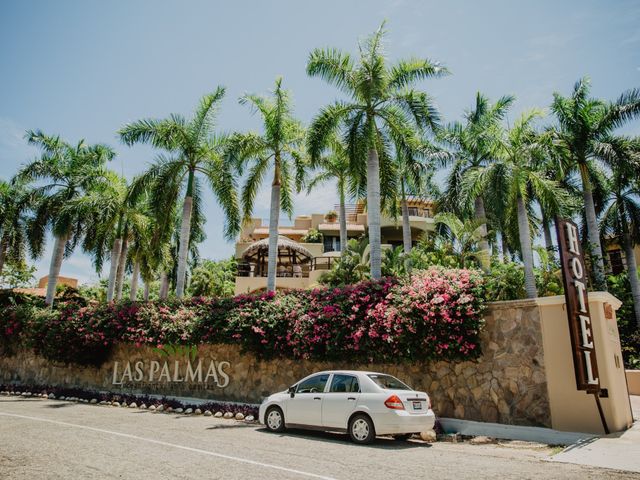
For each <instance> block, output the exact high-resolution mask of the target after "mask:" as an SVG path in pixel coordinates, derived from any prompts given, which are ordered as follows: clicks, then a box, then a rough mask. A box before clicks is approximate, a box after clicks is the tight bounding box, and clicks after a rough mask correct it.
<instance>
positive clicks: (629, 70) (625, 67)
mask: <svg viewBox="0 0 640 480" xmlns="http://www.w3.org/2000/svg"><path fill="white" fill-rule="evenodd" d="M385 19H386V20H387V29H388V37H387V40H388V43H387V52H388V55H389V57H390V59H392V60H393V59H396V58H402V57H408V56H418V57H427V58H430V59H433V60H437V61H440V62H442V63H443V64H445V65H446V66H447V67H448V68H449V69H450V70H451V72H452V75H451V76H449V77H446V78H442V79H438V80H430V81H426V82H424V84H422V85H421V88H423V89H425V90H426V91H428V92H429V93H430V94H432V95H433V96H434V97H435V99H436V101H437V104H438V105H439V107H440V110H441V112H442V114H443V116H444V118H445V119H446V120H447V121H450V120H454V119H456V118H458V117H459V116H460V114H461V113H462V111H463V110H464V109H465V108H468V107H469V106H470V105H471V103H472V100H473V97H474V95H475V92H476V91H478V90H479V91H482V92H483V93H485V94H487V95H489V96H490V97H492V98H497V97H498V96H501V95H503V94H507V93H510V94H514V95H516V97H517V99H518V101H517V103H516V105H515V107H514V108H513V110H512V113H511V115H510V118H511V119H513V118H514V117H515V116H517V114H518V113H519V112H520V111H522V110H524V109H527V108H530V107H534V106H535V107H543V108H544V107H547V106H548V105H549V103H550V99H551V94H552V92H554V91H559V92H563V93H565V94H566V93H568V92H569V91H570V89H571V87H572V85H573V83H574V82H575V81H576V80H577V79H578V78H579V77H581V76H583V75H589V76H590V77H591V79H592V82H593V90H592V91H593V94H594V95H596V96H599V97H602V98H609V99H613V98H615V97H617V96H618V95H619V94H620V93H621V92H622V91H624V90H627V89H629V88H632V87H640V27H639V25H640V1H638V0H615V1H611V0H610V1H590V0H575V1H562V2H558V1H557V0H556V1H546V0H538V1H535V2H531V1H507V0H504V1H498V0H493V1H492V0H485V1H482V2H478V1H472V0H469V1H449V2H443V1H410V0H391V1H373V0H349V1H347V0H322V1H319V0H318V1H315V2H311V1H304V2H303V1H285V0H282V1H246V0H240V1H238V0H236V1H227V2H220V1H195V0H184V1H173V2H170V1H159V0H158V1H156V0H153V1H152V0H129V1H124V0H121V1H117V0H114V1H98V0H87V1H81V0H75V1H71V0H66V1H65V0H60V1H55V2H52V1H48V2H44V1H33V0H22V1H20V0H13V1H11V0H5V1H3V2H2V3H1V5H0V72H1V73H0V85H1V87H2V88H0V177H2V178H10V177H11V176H12V175H13V174H14V173H15V171H16V170H17V168H18V167H19V165H21V164H23V163H24V162H26V161H28V160H29V159H30V158H32V157H33V156H34V155H35V153H36V152H35V151H33V150H32V149H31V148H30V147H28V146H26V145H25V142H24V140H23V139H22V136H23V134H24V131H25V130H26V129H35V128H40V129H42V130H44V131H45V132H48V133H52V134H53V133H55V134H60V135H62V136H63V137H64V138H65V139H67V140H69V141H72V142H75V141H77V140H78V139H80V138H84V139H86V140H87V141H88V142H105V143H109V144H111V145H113V146H114V147H115V148H116V150H117V152H118V157H117V158H116V160H114V161H113V162H112V165H111V166H112V168H114V169H116V170H117V171H119V172H122V173H124V174H125V175H126V176H128V177H131V176H133V175H135V174H136V173H139V172H141V171H142V170H144V168H145V166H146V165H147V164H148V163H149V162H151V161H152V160H153V157H154V152H153V150H152V149H150V148H148V147H144V146H136V147H133V148H128V147H125V146H123V145H121V144H120V143H119V142H118V139H117V137H116V135H115V132H116V130H117V129H118V128H119V127H120V126H122V125H123V124H124V123H126V122H129V121H132V120H136V119H139V118H145V117H164V116H166V115H167V114H169V113H173V112H175V113H181V114H185V115H189V114H190V113H191V112H192V111H193V109H194V107H195V105H196V104H197V102H198V99H199V98H200V97H201V96H202V95H203V94H204V93H206V92H210V91H212V90H213V89H215V87H216V86H217V85H224V86H226V87H227V95H226V98H225V100H224V102H223V105H222V108H221V111H220V115H219V119H218V125H219V128H220V130H221V131H228V132H230V131H236V130H249V129H255V128H258V123H257V119H256V118H254V117H252V116H251V114H250V112H249V110H248V109H247V108H246V107H243V106H240V105H238V103H237V98H238V97H239V96H240V95H242V94H243V93H245V92H255V93H263V92H266V91H267V90H269V89H270V88H271V87H272V85H273V82H274V79H275V78H276V77H277V76H279V75H282V76H283V77H284V85H285V86H286V87H287V88H288V89H290V90H292V93H293V97H294V100H295V107H296V108H295V111H296V113H297V115H298V117H299V118H300V119H302V120H303V121H304V122H309V120H310V119H311V118H312V117H313V115H314V114H315V113H316V112H317V110H318V108H319V107H321V106H322V105H324V104H326V103H328V102H330V101H332V100H334V99H335V98H336V95H337V93H336V90H335V89H334V88H332V87H329V86H327V85H326V84H324V83H323V82H322V81H321V80H319V79H311V78H308V77H307V76H306V74H305V63H306V59H307V56H308V54H309V52H310V51H311V50H312V49H313V48H315V47H323V46H335V47H339V48H341V49H344V50H347V51H352V52H353V51H355V48H356V44H357V40H358V39H360V38H362V37H364V36H366V35H368V34H370V33H371V32H373V31H374V30H375V29H376V28H377V27H378V25H379V24H380V23H381V22H382V20H385ZM549 121H551V120H549ZM625 130H626V132H627V133H630V134H640V122H635V123H634V124H633V125H630V126H628V127H627V128H626V129H625ZM261 198H263V199H264V201H258V202H257V205H258V209H257V211H256V212H255V214H256V216H260V217H263V218H266V217H267V216H268V211H267V208H266V207H264V205H267V203H268V201H267V200H268V192H267V190H266V188H265V189H264V190H263V192H261ZM208 200H209V201H208V202H207V205H206V214H207V225H206V231H207V240H206V241H205V242H204V243H203V244H202V246H201V252H202V255H203V256H204V257H208V258H224V257H228V256H229V255H231V252H232V249H233V246H232V244H231V243H228V242H225V241H224V240H223V239H222V233H221V227H220V225H221V223H222V222H221V212H220V209H219V208H218V207H217V206H216V205H215V203H214V201H213V200H212V199H211V197H209V199H208ZM335 201H336V199H335V192H334V190H333V188H325V189H322V190H320V191H318V192H316V193H313V194H312V195H310V196H308V197H306V196H302V195H301V196H299V198H298V199H297V202H296V213H308V212H310V211H325V210H329V209H330V208H331V207H332V205H333V204H334V203H335ZM48 255H49V250H47V252H45V255H44V257H43V258H42V259H40V260H39V261H37V266H38V274H39V275H44V274H45V273H46V269H47V266H48V261H49V258H48ZM62 274H63V275H68V276H75V277H78V278H80V279H81V280H82V281H95V280H96V279H97V275H96V274H95V272H94V271H93V269H92V268H91V264H90V260H89V259H88V258H87V257H86V256H84V255H82V254H80V252H78V253H76V254H74V256H73V257H71V258H69V259H68V260H66V261H65V263H64V264H63V267H62Z"/></svg>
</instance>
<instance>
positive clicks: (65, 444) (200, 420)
mask: <svg viewBox="0 0 640 480" xmlns="http://www.w3.org/2000/svg"><path fill="white" fill-rule="evenodd" d="M0 439H1V441H0V477H1V478H3V479H4V478H8V479H22V478H65V479H66V478H74V479H76V478H78V479H81V478H91V479H108V478H123V479H128V478H135V479H163V478H171V479H174V478H180V479H190V478H194V479H195V478H198V479H201V478H207V479H223V478H224V479H254V478H255V479H258V478H259V479H289V478H291V479H293V478H296V479H302V478H320V479H330V478H331V479H367V480H371V479H378V478H380V479H387V478H399V479H404V478H414V479H417V478H427V477H428V478H441V479H447V478H455V479H465V478H473V479H478V478H514V479H515V478H517V479H523V478H532V479H533V478H535V479H536V480H538V479H544V478H554V479H555V478H575V479H581V480H584V479H586V478H602V477H603V476H604V475H605V474H606V475H607V477H608V478H614V479H626V478H629V479H630V478H637V477H634V476H633V475H635V474H631V473H624V472H618V471H614V470H602V469H598V468H592V467H583V466H578V465H570V464H560V463H552V462H547V461H544V460H545V459H547V458H548V457H549V455H550V454H551V453H552V452H553V450H552V449H551V448H549V447H546V446H540V447H538V448H532V447H531V446H528V445H523V444H522V443H508V442H507V443H505V444H503V445H500V444H499V445H470V444H469V443H457V444H454V443H436V444H433V445H430V444H426V443H422V442H420V441H410V442H401V441H396V440H392V439H385V438H379V439H377V440H376V442H375V443H374V444H373V445H370V446H357V445H353V444H351V443H350V442H349V441H348V439H347V437H346V435H339V434H331V433H316V432H303V431H287V432H285V433H283V434H277V435H276V434H271V433H268V432H267V431H265V430H264V429H263V428H261V427H259V426H257V425H254V424H247V423H243V422H236V421H233V420H222V419H216V418H212V417H203V416H186V415H172V414H161V413H151V412H149V411H145V410H137V409H129V408H116V407H104V406H94V405H85V404H77V403H70V402H65V401H56V400H43V399H36V398H19V397H2V398H0ZM515 447H518V448H515Z"/></svg>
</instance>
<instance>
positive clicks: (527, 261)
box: [517, 197, 538, 298]
mask: <svg viewBox="0 0 640 480" xmlns="http://www.w3.org/2000/svg"><path fill="white" fill-rule="evenodd" d="M517 202H518V235H519V237H520V250H521V251H522V262H523V263H524V289H525V291H526V292H527V297H528V298H536V297H537V296H538V290H537V289H536V277H535V275H534V274H533V249H532V248H531V231H530V230H529V219H528V217H527V208H526V207H525V205H524V200H523V199H522V198H521V197H518V200H517Z"/></svg>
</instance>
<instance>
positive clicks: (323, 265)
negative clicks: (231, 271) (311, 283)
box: [236, 257, 338, 278]
mask: <svg viewBox="0 0 640 480" xmlns="http://www.w3.org/2000/svg"><path fill="white" fill-rule="evenodd" d="M337 259H338V257H316V258H314V259H313V260H312V261H311V263H308V264H307V263H306V264H297V265H280V266H278V267H277V269H276V277H282V278H287V277H288V278H309V272H311V271H313V270H322V271H326V270H331V268H332V267H333V264H334V263H335V261H336V260H337ZM259 267H260V266H259V265H258V264H255V263H249V262H238V272H237V274H236V276H237V277H266V276H267V266H266V265H263V268H259Z"/></svg>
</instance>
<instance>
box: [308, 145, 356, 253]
mask: <svg viewBox="0 0 640 480" xmlns="http://www.w3.org/2000/svg"><path fill="white" fill-rule="evenodd" d="M311 166H312V167H319V168H320V171H319V172H317V173H316V175H315V176H314V177H312V178H311V180H309V181H308V182H307V192H308V193H309V192H311V190H313V189H314V188H316V187H318V186H320V185H322V184H324V183H326V182H328V181H331V180H335V181H336V183H337V185H336V187H337V190H338V198H339V201H340V207H339V208H340V212H339V214H338V218H339V222H340V251H341V252H344V250H345V249H346V248H347V211H346V206H345V199H346V196H347V189H349V191H350V192H354V191H356V190H357V186H355V185H354V182H353V176H352V175H351V172H350V171H349V158H348V156H347V150H346V147H345V145H344V144H343V143H342V142H341V141H340V139H339V138H338V137H337V136H336V137H334V138H332V139H331V140H330V141H329V142H328V149H327V152H326V153H325V154H324V155H323V156H322V157H320V159H319V161H318V162H314V163H312V165H311Z"/></svg>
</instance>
